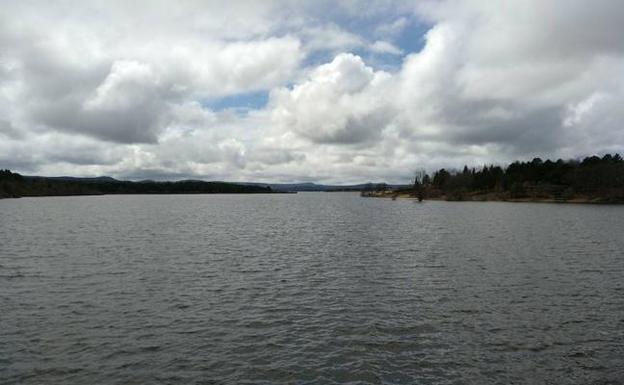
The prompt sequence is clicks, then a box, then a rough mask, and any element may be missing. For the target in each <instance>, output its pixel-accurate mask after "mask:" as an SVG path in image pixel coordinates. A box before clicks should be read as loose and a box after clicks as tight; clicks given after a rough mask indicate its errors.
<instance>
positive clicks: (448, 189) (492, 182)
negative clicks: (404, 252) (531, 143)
mask: <svg viewBox="0 0 624 385" xmlns="http://www.w3.org/2000/svg"><path fill="white" fill-rule="evenodd" d="M416 184H420V185H421V188H424V190H425V191H426V194H427V196H428V197H430V198H445V199H448V200H507V199H508V200H554V201H571V200H583V201H597V202H624V160H622V157H621V156H620V155H619V154H615V155H611V154H607V155H605V156H603V157H598V156H591V157H587V158H585V159H583V160H567V161H564V160H561V159H559V160H557V161H551V160H546V161H543V160H542V159H540V158H535V159H533V160H532V161H530V162H518V161H516V162H514V163H512V164H510V165H508V166H507V167H505V168H503V167H500V166H495V165H490V166H484V167H481V168H478V169H475V168H468V167H467V166H464V168H463V170H461V171H449V170H445V169H441V170H438V171H436V172H435V173H434V174H433V176H431V177H430V176H429V175H425V176H424V177H423V178H422V180H421V181H417V182H416Z"/></svg>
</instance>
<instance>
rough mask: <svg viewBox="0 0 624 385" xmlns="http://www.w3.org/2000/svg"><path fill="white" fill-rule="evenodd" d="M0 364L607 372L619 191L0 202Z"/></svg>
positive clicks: (613, 356)
mask: <svg viewBox="0 0 624 385" xmlns="http://www.w3.org/2000/svg"><path fill="white" fill-rule="evenodd" d="M0 214H1V215H0V308H1V309H2V312H1V314H0V323H1V326H2V327H1V328H0V329H1V331H0V382H1V383H15V384H17V383H19V384H40V383H63V384H84V383H98V384H118V383H204V384H205V383H209V384H212V383H214V384H221V383H267V384H268V383H344V382H352V383H370V384H376V383H397V384H401V383H406V384H407V383H422V384H464V383H475V384H485V383H504V384H508V383H515V384H524V383H527V384H529V383H531V384H533V383H577V384H588V383H589V384H591V383H596V384H605V383H620V382H618V381H620V380H621V379H622V378H624V364H623V361H622V357H624V280H622V277H623V272H624V259H623V258H624V256H623V254H624V253H623V252H622V250H624V236H623V235H624V233H623V230H622V229H624V207H616V206H590V205H550V204H521V203H517V204H505V203H450V202H424V203H422V204H418V203H415V202H413V201H409V200H396V201H392V200H385V199H364V198H359V197H358V195H357V194H351V193H303V194H297V195H280V196H277V195H253V196H241V195H232V196H227V195H203V196H100V197H68V198H35V199H19V200H2V201H0Z"/></svg>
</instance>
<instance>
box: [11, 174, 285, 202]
mask: <svg viewBox="0 0 624 385" xmlns="http://www.w3.org/2000/svg"><path fill="white" fill-rule="evenodd" d="M271 192H273V191H272V190H271V188H270V187H268V186H248V185H241V184H235V183H225V182H204V181H191V180H189V181H179V182H153V181H146V182H129V181H119V180H115V179H112V178H104V179H90V180H89V179H77V178H46V177H28V176H22V175H20V174H18V173H14V172H11V171H10V170H0V198H17V197H26V196H56V195H102V194H234V193H247V194H249V193H271Z"/></svg>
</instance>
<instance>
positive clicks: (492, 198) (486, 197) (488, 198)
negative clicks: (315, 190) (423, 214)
mask: <svg viewBox="0 0 624 385" xmlns="http://www.w3.org/2000/svg"><path fill="white" fill-rule="evenodd" d="M361 196H362V197H363V198H384V199H388V198H390V199H392V200H394V199H413V200H416V199H417V197H416V196H414V195H413V194H409V193H397V192H392V191H384V192H367V193H363V194H362V195H361ZM423 201H439V202H509V203H556V204H601V205H608V204H615V205H621V204H624V200H622V199H615V200H611V199H609V198H600V197H574V198H571V199H557V198H553V197H548V198H538V197H525V198H504V197H498V196H496V195H495V194H479V195H468V196H462V197H461V198H460V199H454V198H452V197H449V196H447V195H440V196H434V197H427V196H425V198H424V199H423Z"/></svg>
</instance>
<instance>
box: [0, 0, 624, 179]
mask: <svg viewBox="0 0 624 385" xmlns="http://www.w3.org/2000/svg"><path fill="white" fill-rule="evenodd" d="M0 7H1V9H2V12H0V168H8V169H11V170H13V171H17V172H20V173H23V174H27V175H47V176H53V175H72V176H99V175H110V176H113V177H117V178H121V179H131V180H138V179H154V180H179V179H188V178H192V179H204V180H227V181H259V182H309V181H312V182H320V183H339V184H348V183H360V182H367V181H386V182H390V183H404V182H408V181H409V180H410V179H411V177H412V175H413V174H414V172H415V171H416V170H421V169H425V170H428V171H433V170H435V169H438V168H441V167H446V168H458V169H459V168H462V167H463V165H464V164H467V165H469V166H479V165H484V164H491V163H493V164H505V163H507V162H509V161H513V160H516V159H520V160H530V159H532V158H533V157H541V158H543V159H546V158H551V159H557V158H563V159H570V158H578V157H583V156H587V155H592V154H599V155H600V154H604V153H615V152H619V153H624V127H623V124H622V123H623V122H624V39H623V38H622V36H624V2H622V1H619V0H592V1H587V0H508V1H491V0H435V1H401V0H397V1H384V0H380V1H371V0H366V1H358V0H348V1H338V2H336V1H324V0H317V1H295V0H292V1H272V0H263V1H251V0H250V1H237V0H228V1H203V0H202V1H192V0H188V1H176V2H174V1H158V0H155V1H154V0H150V1H147V0H145V1H127V0H126V1H114V0H112V1H62V0H58V1H28V0H23V1H9V0H0Z"/></svg>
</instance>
